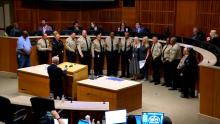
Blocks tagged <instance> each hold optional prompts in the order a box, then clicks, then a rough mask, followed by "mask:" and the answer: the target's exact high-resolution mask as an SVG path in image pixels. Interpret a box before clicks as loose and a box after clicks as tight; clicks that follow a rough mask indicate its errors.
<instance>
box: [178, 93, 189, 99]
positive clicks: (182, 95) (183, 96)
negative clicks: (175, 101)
mask: <svg viewBox="0 0 220 124" xmlns="http://www.w3.org/2000/svg"><path fill="white" fill-rule="evenodd" d="M180 97H181V98H189V97H188V96H185V95H184V94H181V95H180Z"/></svg>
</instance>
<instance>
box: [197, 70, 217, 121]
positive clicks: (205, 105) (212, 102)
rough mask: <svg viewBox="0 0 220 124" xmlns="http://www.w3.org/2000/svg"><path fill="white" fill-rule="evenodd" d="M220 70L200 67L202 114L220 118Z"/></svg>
mask: <svg viewBox="0 0 220 124" xmlns="http://www.w3.org/2000/svg"><path fill="white" fill-rule="evenodd" d="M219 75H220V68H218V67H206V66H200V75H199V76H200V113H201V114H204V115H208V116H211V117H216V118H220V107H219V105H220V91H219V87H220V82H219V80H220V77H219Z"/></svg>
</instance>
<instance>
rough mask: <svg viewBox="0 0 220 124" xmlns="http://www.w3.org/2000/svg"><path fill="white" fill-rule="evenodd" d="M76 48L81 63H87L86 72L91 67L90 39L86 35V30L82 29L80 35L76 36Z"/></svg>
mask: <svg viewBox="0 0 220 124" xmlns="http://www.w3.org/2000/svg"><path fill="white" fill-rule="evenodd" d="M77 41H78V43H79V45H78V50H79V54H80V62H81V64H84V65H88V74H90V69H91V39H90V37H88V36H87V31H86V30H83V31H82V36H80V37H79V38H78V40H77Z"/></svg>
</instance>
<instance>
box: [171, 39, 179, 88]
mask: <svg viewBox="0 0 220 124" xmlns="http://www.w3.org/2000/svg"><path fill="white" fill-rule="evenodd" d="M170 44H171V45H172V47H171V49H170V57H169V62H170V66H171V67H170V73H171V83H172V88H170V89H169V90H176V89H177V84H178V83H177V80H178V77H179V75H178V72H177V66H178V64H179V62H180V59H181V48H180V46H179V44H177V43H176V37H172V38H171V39H170Z"/></svg>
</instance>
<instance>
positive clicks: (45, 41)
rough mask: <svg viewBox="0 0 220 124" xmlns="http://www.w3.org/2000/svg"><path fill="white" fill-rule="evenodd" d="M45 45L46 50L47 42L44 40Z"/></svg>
mask: <svg viewBox="0 0 220 124" xmlns="http://www.w3.org/2000/svg"><path fill="white" fill-rule="evenodd" d="M44 43H45V46H46V48H47V40H44Z"/></svg>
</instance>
